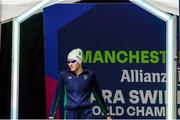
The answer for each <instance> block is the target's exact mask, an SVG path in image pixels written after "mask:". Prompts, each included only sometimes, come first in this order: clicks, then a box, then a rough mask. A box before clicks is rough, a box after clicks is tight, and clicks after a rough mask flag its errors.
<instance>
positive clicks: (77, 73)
mask: <svg viewBox="0 0 180 120" xmlns="http://www.w3.org/2000/svg"><path fill="white" fill-rule="evenodd" d="M74 72H75V74H76V75H80V74H81V73H82V72H83V68H82V67H79V69H77V70H76V71H74Z"/></svg>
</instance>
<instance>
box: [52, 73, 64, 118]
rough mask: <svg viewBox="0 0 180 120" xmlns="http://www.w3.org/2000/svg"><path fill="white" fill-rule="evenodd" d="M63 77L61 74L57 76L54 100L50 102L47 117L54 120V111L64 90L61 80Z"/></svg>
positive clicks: (62, 80)
mask: <svg viewBox="0 0 180 120" xmlns="http://www.w3.org/2000/svg"><path fill="white" fill-rule="evenodd" d="M63 76H64V73H63V72H61V73H60V75H59V78H58V84H57V87H56V91H55V94H54V98H53V101H52V105H51V109H50V113H49V117H53V118H54V116H55V114H56V110H57V108H58V104H59V101H60V99H61V98H62V93H63V90H64V78H63Z"/></svg>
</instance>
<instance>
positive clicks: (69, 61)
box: [67, 60, 76, 64]
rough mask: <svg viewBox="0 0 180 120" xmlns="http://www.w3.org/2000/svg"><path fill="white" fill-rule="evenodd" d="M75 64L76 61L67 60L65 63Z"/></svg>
mask: <svg viewBox="0 0 180 120" xmlns="http://www.w3.org/2000/svg"><path fill="white" fill-rule="evenodd" d="M75 62H76V60H68V61H67V63H68V64H69V63H75Z"/></svg>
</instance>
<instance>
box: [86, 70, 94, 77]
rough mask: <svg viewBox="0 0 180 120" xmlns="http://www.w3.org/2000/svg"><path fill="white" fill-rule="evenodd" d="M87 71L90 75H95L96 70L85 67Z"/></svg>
mask: <svg viewBox="0 0 180 120" xmlns="http://www.w3.org/2000/svg"><path fill="white" fill-rule="evenodd" d="M85 71H86V72H87V73H88V74H89V75H90V76H94V75H95V72H94V71H93V70H89V69H85Z"/></svg>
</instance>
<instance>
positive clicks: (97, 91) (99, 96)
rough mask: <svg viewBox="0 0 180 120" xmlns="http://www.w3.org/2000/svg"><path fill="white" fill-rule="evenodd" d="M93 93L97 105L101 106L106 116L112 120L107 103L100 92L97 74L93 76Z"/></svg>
mask: <svg viewBox="0 0 180 120" xmlns="http://www.w3.org/2000/svg"><path fill="white" fill-rule="evenodd" d="M92 91H93V94H94V97H95V98H96V101H97V104H98V105H99V106H100V108H101V110H102V112H103V113H104V116H105V117H106V118H107V119H108V120H111V117H110V114H109V111H108V109H107V106H106V103H105V101H104V99H103V96H102V94H101V90H100V88H99V85H98V83H97V80H96V76H95V74H92Z"/></svg>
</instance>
